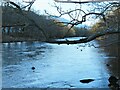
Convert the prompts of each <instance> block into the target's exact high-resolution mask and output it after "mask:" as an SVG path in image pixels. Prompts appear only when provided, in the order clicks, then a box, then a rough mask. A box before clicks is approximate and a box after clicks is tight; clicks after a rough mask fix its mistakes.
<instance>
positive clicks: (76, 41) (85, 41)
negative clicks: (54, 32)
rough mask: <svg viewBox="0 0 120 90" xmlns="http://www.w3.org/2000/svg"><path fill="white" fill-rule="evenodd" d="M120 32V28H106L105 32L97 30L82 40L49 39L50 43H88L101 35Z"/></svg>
mask: <svg viewBox="0 0 120 90" xmlns="http://www.w3.org/2000/svg"><path fill="white" fill-rule="evenodd" d="M118 33H120V30H109V29H107V30H105V31H104V32H97V33H95V34H93V35H91V36H89V37H86V38H83V39H80V40H74V41H69V40H66V41H56V40H53V41H47V42H48V43H53V44H79V43H87V42H90V41H92V40H95V39H96V38H98V37H101V36H104V35H109V34H118Z"/></svg>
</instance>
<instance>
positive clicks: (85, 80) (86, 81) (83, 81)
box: [80, 79, 94, 83]
mask: <svg viewBox="0 0 120 90" xmlns="http://www.w3.org/2000/svg"><path fill="white" fill-rule="evenodd" d="M92 81H94V79H83V80H80V82H81V83H90V82H92Z"/></svg>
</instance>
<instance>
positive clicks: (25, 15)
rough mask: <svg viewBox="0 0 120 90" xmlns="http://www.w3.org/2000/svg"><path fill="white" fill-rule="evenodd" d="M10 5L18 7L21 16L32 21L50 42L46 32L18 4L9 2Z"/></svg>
mask: <svg viewBox="0 0 120 90" xmlns="http://www.w3.org/2000/svg"><path fill="white" fill-rule="evenodd" d="M9 3H10V4H12V5H14V6H16V8H17V9H18V10H19V12H20V14H22V15H23V16H24V17H26V18H27V19H28V20H29V21H31V22H32V23H33V24H34V25H35V26H36V27H37V28H38V29H39V30H41V32H42V34H43V35H44V36H45V39H46V40H48V37H47V35H46V33H45V31H44V30H43V29H42V28H41V27H40V26H39V25H38V24H37V23H36V22H35V21H34V20H33V19H32V18H30V17H29V16H28V15H27V14H25V13H24V12H23V11H22V9H21V8H20V6H19V5H17V4H16V3H14V2H9Z"/></svg>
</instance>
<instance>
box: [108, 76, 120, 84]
mask: <svg viewBox="0 0 120 90" xmlns="http://www.w3.org/2000/svg"><path fill="white" fill-rule="evenodd" d="M108 81H109V82H110V84H116V83H117V81H118V79H117V78H116V77H115V76H110V77H109V79H108Z"/></svg>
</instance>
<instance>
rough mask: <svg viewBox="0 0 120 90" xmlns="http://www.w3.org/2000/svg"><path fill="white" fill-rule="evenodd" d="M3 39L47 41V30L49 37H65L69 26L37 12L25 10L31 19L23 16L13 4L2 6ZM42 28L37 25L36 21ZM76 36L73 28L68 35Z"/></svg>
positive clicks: (5, 40)
mask: <svg viewBox="0 0 120 90" xmlns="http://www.w3.org/2000/svg"><path fill="white" fill-rule="evenodd" d="M2 11H3V13H2V34H3V35H2V39H3V40H2V41H3V42H8V41H27V40H40V41H45V36H44V35H43V33H42V31H44V32H45V34H46V36H47V38H48V39H53V38H63V37H64V36H65V35H66V33H67V32H68V29H69V28H68V27H66V26H63V24H62V23H56V22H57V21H58V20H55V19H51V18H49V17H48V16H45V15H38V14H36V13H35V12H32V11H30V12H27V11H23V13H25V14H26V15H27V17H29V18H30V19H31V20H29V19H28V18H26V17H25V16H23V15H22V14H21V13H19V11H18V10H17V9H16V8H13V7H11V6H6V7H2ZM34 22H35V23H36V24H37V25H38V26H39V27H40V28H41V29H42V30H40V29H39V28H38V27H36V25H35V23H34ZM69 36H75V30H74V29H71V30H70V31H69V32H68V34H67V37H69Z"/></svg>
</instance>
